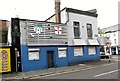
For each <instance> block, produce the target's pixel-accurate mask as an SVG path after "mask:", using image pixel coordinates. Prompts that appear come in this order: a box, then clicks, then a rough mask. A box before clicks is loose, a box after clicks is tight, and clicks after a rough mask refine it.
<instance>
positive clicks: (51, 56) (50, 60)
mask: <svg viewBox="0 0 120 81" xmlns="http://www.w3.org/2000/svg"><path fill="white" fill-rule="evenodd" d="M47 55H48V68H52V67H54V51H47Z"/></svg>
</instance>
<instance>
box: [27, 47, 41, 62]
mask: <svg viewBox="0 0 120 81" xmlns="http://www.w3.org/2000/svg"><path fill="white" fill-rule="evenodd" d="M28 60H39V49H37V48H30V49H28Z"/></svg>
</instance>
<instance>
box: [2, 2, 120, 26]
mask: <svg viewBox="0 0 120 81" xmlns="http://www.w3.org/2000/svg"><path fill="white" fill-rule="evenodd" d="M118 2H119V0H61V9H62V8H64V7H70V8H74V9H79V10H83V11H86V10H91V9H95V8H96V9H97V11H98V12H97V13H98V26H99V27H101V28H104V27H109V26H112V25H116V24H117V23H118ZM0 3H1V4H0V10H1V12H0V19H7V20H10V18H11V17H15V16H16V15H18V16H19V17H20V18H23V19H33V20H40V21H43V20H45V19H47V18H48V17H50V16H51V15H53V14H54V0H1V1H0Z"/></svg>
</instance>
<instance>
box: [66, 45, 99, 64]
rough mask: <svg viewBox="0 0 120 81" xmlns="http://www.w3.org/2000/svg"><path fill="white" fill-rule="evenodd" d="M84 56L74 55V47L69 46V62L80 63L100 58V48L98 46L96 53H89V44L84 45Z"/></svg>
mask: <svg viewBox="0 0 120 81" xmlns="http://www.w3.org/2000/svg"><path fill="white" fill-rule="evenodd" d="M83 50H84V52H83V56H74V47H73V46H70V47H68V61H69V64H74V63H80V62H85V61H92V60H99V59H100V50H99V48H98V46H96V54H94V55H89V53H88V46H83Z"/></svg>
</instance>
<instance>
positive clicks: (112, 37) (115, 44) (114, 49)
mask: <svg viewBox="0 0 120 81" xmlns="http://www.w3.org/2000/svg"><path fill="white" fill-rule="evenodd" d="M100 31H101V32H103V33H104V37H107V38H108V40H106V42H107V41H109V42H110V43H111V45H110V47H111V53H112V54H113V55H114V54H120V41H119V38H120V28H119V24H117V25H114V26H110V27H106V28H103V29H100Z"/></svg>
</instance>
